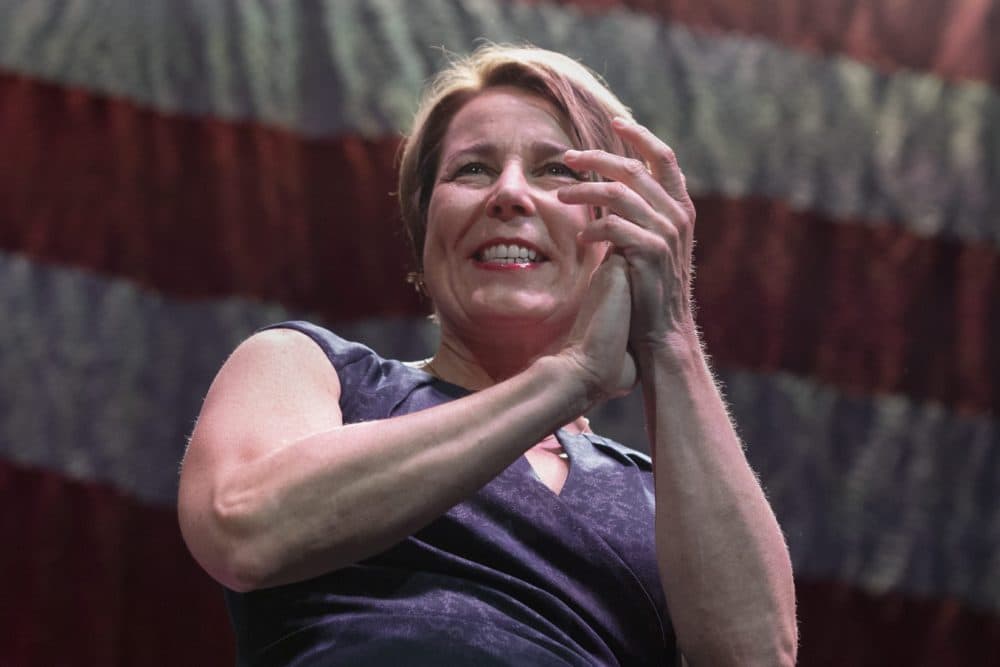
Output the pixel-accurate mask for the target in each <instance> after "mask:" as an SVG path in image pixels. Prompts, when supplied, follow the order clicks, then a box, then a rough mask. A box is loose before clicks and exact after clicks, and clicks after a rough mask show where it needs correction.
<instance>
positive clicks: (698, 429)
mask: <svg viewBox="0 0 1000 667" xmlns="http://www.w3.org/2000/svg"><path fill="white" fill-rule="evenodd" d="M639 367H640V369H641V373H642V389H643V397H644V399H645V407H646V414H647V426H648V430H649V433H650V441H651V444H652V447H653V454H654V474H655V479H656V534H657V539H656V543H657V562H658V564H659V568H660V578H661V581H662V582H663V588H664V591H665V592H666V595H667V601H668V604H669V606H670V612H671V619H672V620H673V623H674V626H675V628H676V629H677V633H678V637H680V638H682V640H681V647H682V649H683V650H684V652H685V655H686V657H687V658H688V659H689V660H690V662H691V664H692V665H792V664H794V663H795V654H796V648H797V637H796V626H795V591H794V587H793V584H792V569H791V562H790V560H789V557H788V549H787V547H786V545H785V541H784V538H783V536H782V534H781V530H780V528H779V527H778V523H777V520H776V519H775V516H774V513H773V512H772V511H771V507H770V505H769V504H768V502H767V500H766V498H765V497H764V492H763V491H762V490H761V487H760V484H759V483H758V481H757V478H756V476H755V475H754V473H753V471H752V470H751V469H750V466H749V464H748V462H747V460H746V457H745V455H744V453H743V449H742V447H741V444H740V442H739V440H738V438H737V436H736V433H735V432H734V430H733V427H732V424H731V422H730V419H729V415H728V414H727V411H726V408H725V406H724V404H723V402H722V398H721V397H720V395H719V392H718V389H717V388H716V386H715V383H714V381H713V379H712V376H711V373H710V371H709V369H708V366H707V364H706V362H705V359H704V356H703V355H702V354H701V350H700V348H699V346H698V341H697V339H696V338H694V339H691V340H690V341H689V345H688V346H686V347H685V348H682V349H681V350H678V351H676V352H675V351H666V350H664V351H661V352H659V353H657V354H651V355H649V357H644V358H642V359H641V360H640V362H639Z"/></svg>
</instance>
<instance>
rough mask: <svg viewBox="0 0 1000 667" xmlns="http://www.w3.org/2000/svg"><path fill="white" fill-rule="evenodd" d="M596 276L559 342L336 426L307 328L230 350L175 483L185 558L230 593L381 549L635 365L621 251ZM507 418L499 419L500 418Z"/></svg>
mask: <svg viewBox="0 0 1000 667" xmlns="http://www.w3.org/2000/svg"><path fill="white" fill-rule="evenodd" d="M612 264H614V268H615V269H616V270H615V271H610V270H607V269H610V268H612V267H611V265H609V267H602V270H599V271H598V273H597V274H595V277H594V279H593V281H592V290H591V292H592V294H591V296H590V297H588V301H587V302H586V303H585V304H584V311H585V312H583V313H582V314H581V318H580V320H579V326H578V327H577V328H576V329H575V330H574V332H573V334H572V335H571V336H570V340H569V342H568V344H567V347H566V348H565V349H564V350H563V352H562V353H560V354H558V355H554V356H548V357H541V358H539V359H538V360H537V361H535V362H534V363H533V364H531V365H530V366H529V367H528V368H527V369H526V370H524V371H523V372H522V373H520V374H518V375H516V376H514V377H512V378H510V379H508V380H506V381H504V382H501V383H499V384H496V385H494V386H492V387H490V388H488V389H484V390H482V391H480V392H477V393H475V394H472V395H470V396H467V397H464V398H462V399H459V400H456V401H452V402H450V403H447V404H444V405H440V406H437V407H434V408H431V409H428V410H425V411H421V412H417V413H413V414H409V415H405V416H400V417H395V418H392V419H386V420H382V421H375V422H366V423H360V424H352V425H348V426H344V425H343V424H342V417H341V414H340V410H339V407H338V399H339V396H340V384H339V381H338V378H337V375H336V372H335V371H334V370H333V368H332V367H331V365H330V363H329V361H327V359H326V357H325V356H324V355H323V353H322V352H321V351H320V349H319V348H318V347H317V346H316V345H315V344H314V343H313V342H312V341H311V340H309V339H308V338H307V337H306V336H304V335H303V334H300V333H297V332H294V331H288V330H284V331H282V330H278V331H268V332H264V333H261V334H258V335H256V336H253V337H252V338H250V339H249V340H247V341H246V342H245V343H244V344H243V345H241V346H240V347H239V348H237V350H236V352H234V353H233V355H232V357H230V359H229V360H228V361H227V362H226V364H225V365H224V366H223V368H222V370H221V371H220V372H219V374H218V376H217V377H216V379H215V381H214V382H213V384H212V387H211V389H210V390H209V393H208V396H207V397H206V399H205V404H204V406H203V409H202V413H201V415H200V417H199V420H198V424H197V426H196V428H195V430H194V433H193V435H192V437H191V443H190V446H189V448H188V452H187V455H186V457H185V461H184V465H183V469H182V473H181V483H180V494H179V517H180V523H181V529H182V532H183V534H184V538H185V540H186V542H187V544H188V547H189V549H190V550H191V552H192V554H193V555H194V556H195V558H196V559H197V560H198V561H199V562H200V563H201V565H202V567H204V568H205V570H206V571H208V572H209V573H210V574H211V575H212V576H213V577H215V578H216V579H217V580H218V581H220V582H221V583H223V584H225V585H226V586H229V587H230V588H233V589H235V590H240V591H244V590H249V589H253V588H258V587H267V586H274V585H278V584H282V583H289V582H293V581H297V580H301V579H305V578H308V577H310V576H315V575H318V574H321V573H324V572H328V571H331V570H334V569H337V568H339V567H343V566H345V565H348V564H350V563H353V562H356V561H358V560H360V559H363V558H365V557H368V556H371V555H373V554H375V553H378V552H380V551H382V550H384V549H386V548H388V547H389V546H391V545H392V544H394V543H396V542H398V541H399V540H402V539H403V538H405V537H406V536H407V535H410V534H412V533H413V532H415V531H417V530H419V529H420V528H421V527H423V526H424V525H426V524H427V523H429V522H430V521H432V520H433V519H435V518H436V517H438V516H440V515H441V514H442V513H444V512H445V511H447V510H448V509H449V508H450V507H452V506H453V505H455V504H456V503H458V502H460V501H461V500H463V499H464V498H466V497H467V496H469V495H470V494H472V493H473V492H474V491H476V490H477V489H478V488H480V487H481V486H482V485H484V484H485V483H486V482H488V481H489V480H490V479H492V478H493V477H495V476H496V475H497V474H499V473H500V472H501V471H502V470H503V469H504V468H505V467H507V466H508V465H510V464H511V463H512V462H513V461H514V460H515V459H516V458H517V457H518V456H520V455H521V454H522V453H523V452H524V451H525V450H526V449H528V448H529V447H530V446H532V445H533V444H534V443H536V442H538V441H539V440H541V439H542V437H544V436H545V435H547V434H549V433H551V432H552V431H553V430H554V429H556V428H558V427H559V426H562V425H563V424H565V423H567V422H568V421H571V420H572V419H574V418H576V417H577V416H579V415H580V414H582V413H583V412H585V411H586V409H587V408H589V407H590V405H592V404H593V403H594V402H595V401H599V400H603V399H604V398H606V397H607V396H608V395H609V394H611V393H615V392H616V391H617V392H620V391H622V390H624V389H627V388H628V387H630V386H631V385H632V384H633V383H634V378H635V367H634V365H633V364H632V362H631V359H630V358H628V357H627V355H626V353H625V349H626V343H627V333H628V332H627V331H626V330H624V329H623V328H622V327H621V326H620V322H621V321H622V316H623V314H622V310H621V309H622V308H625V310H624V317H625V318H626V319H627V317H628V310H627V309H628V299H627V297H625V298H616V299H606V298H604V294H605V293H606V292H608V291H609V290H611V291H615V290H617V292H618V293H620V294H625V292H624V290H626V289H627V281H626V278H625V276H624V271H623V268H622V266H621V263H612ZM498 423H500V424H502V425H503V428H497V427H496V426H497V424H498Z"/></svg>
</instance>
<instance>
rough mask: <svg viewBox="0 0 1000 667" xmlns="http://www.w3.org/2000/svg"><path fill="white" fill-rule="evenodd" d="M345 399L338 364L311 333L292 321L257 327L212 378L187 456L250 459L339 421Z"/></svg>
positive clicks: (219, 460) (208, 460)
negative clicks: (283, 326) (287, 325)
mask: <svg viewBox="0 0 1000 667" xmlns="http://www.w3.org/2000/svg"><path fill="white" fill-rule="evenodd" d="M339 399H340V381H339V379H338V377H337V372H336V370H335V369H334V367H333V365H332V364H331V363H330V361H329V359H327V357H326V354H324V352H323V350H322V349H320V347H319V346H318V345H317V344H316V343H315V342H313V341H312V340H311V339H310V338H309V337H308V336H306V335H305V334H303V333H300V332H298V331H295V330H292V329H269V330H267V331H262V332H260V333H257V334H254V335H253V336H251V337H250V338H248V339H246V340H245V341H244V342H243V343H241V344H240V345H239V347H237V348H236V350H234V351H233V353H232V354H231V355H230V357H229V358H228V359H227V360H226V362H225V363H224V364H223V365H222V368H221V369H220V370H219V373H218V374H217V375H216V377H215V380H213V382H212V386H211V387H210V388H209V390H208V394H207V395H206V396H205V401H204V403H203V405H202V409H201V413H200V415H199V416H198V421H197V424H196V426H195V429H194V432H193V433H192V435H191V443H190V445H189V448H188V456H187V457H186V459H191V458H196V459H201V460H203V461H204V463H206V464H208V465H213V464H218V465H224V464H225V463H226V462H237V461H239V462H246V461H248V460H251V459H254V458H258V457H260V456H263V455H266V454H267V453H269V452H271V451H273V450H274V449H276V448H279V447H282V446H284V445H286V444H288V443H290V442H294V441H295V440H298V439H300V438H303V437H306V436H308V435H311V434H313V433H317V432H319V431H323V430H327V429H330V428H335V427H337V426H340V425H341V424H342V421H343V419H342V416H341V412H340V404H339ZM186 465H187V462H186V463H185V466H186Z"/></svg>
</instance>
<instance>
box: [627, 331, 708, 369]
mask: <svg viewBox="0 0 1000 667" xmlns="http://www.w3.org/2000/svg"><path fill="white" fill-rule="evenodd" d="M632 349H633V352H634V353H635V356H636V361H637V363H638V365H639V368H640V374H642V373H641V369H647V368H653V367H656V368H659V369H664V370H668V371H675V372H683V371H686V370H691V369H694V368H698V367H700V366H704V365H705V353H704V348H703V347H702V343H701V337H700V336H699V335H698V330H697V328H696V327H695V326H694V324H693V323H692V324H691V325H690V327H686V328H685V330H683V331H676V332H671V333H669V334H666V335H664V336H661V337H658V338H656V339H651V340H644V341H635V342H633V343H632Z"/></svg>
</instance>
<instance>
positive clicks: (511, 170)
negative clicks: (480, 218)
mask: <svg viewBox="0 0 1000 667" xmlns="http://www.w3.org/2000/svg"><path fill="white" fill-rule="evenodd" d="M530 190H531V187H530V185H529V184H528V182H527V180H525V178H524V173H523V172H522V171H521V165H520V164H518V163H516V162H515V163H512V164H509V165H507V167H506V168H505V169H504V170H503V171H502V172H501V173H500V176H499V178H498V179H497V182H496V183H495V184H494V186H493V192H492V193H491V195H490V200H489V201H488V202H487V204H486V214H487V215H488V216H489V217H491V218H496V219H497V220H501V221H503V222H507V221H509V220H513V219H514V218H517V217H529V216H533V215H534V214H535V202H534V200H533V199H532V198H531V191H530Z"/></svg>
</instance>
